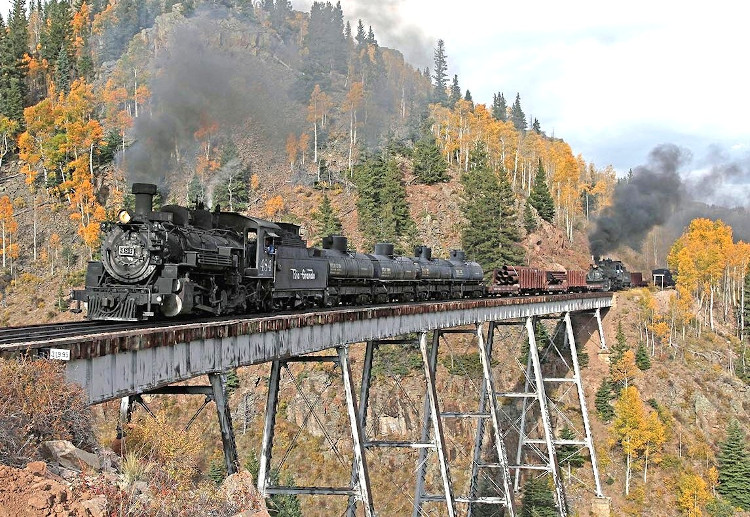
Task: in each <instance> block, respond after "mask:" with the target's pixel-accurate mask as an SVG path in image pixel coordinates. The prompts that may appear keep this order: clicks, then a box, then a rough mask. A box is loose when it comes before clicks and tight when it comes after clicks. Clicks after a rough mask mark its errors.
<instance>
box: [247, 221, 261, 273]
mask: <svg viewBox="0 0 750 517" xmlns="http://www.w3.org/2000/svg"><path fill="white" fill-rule="evenodd" d="M245 249H246V250H247V266H248V267H258V264H257V260H258V230H256V229H254V228H251V229H249V230H247V244H246V246H245Z"/></svg>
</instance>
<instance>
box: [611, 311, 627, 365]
mask: <svg viewBox="0 0 750 517" xmlns="http://www.w3.org/2000/svg"><path fill="white" fill-rule="evenodd" d="M628 350H630V346H629V345H628V340H627V337H626V336H625V331H624V330H623V328H622V320H619V321H618V322H617V333H616V334H615V344H614V345H612V348H611V349H610V356H609V363H610V364H612V363H616V362H617V361H619V360H620V359H622V354H624V353H625V352H627V351H628Z"/></svg>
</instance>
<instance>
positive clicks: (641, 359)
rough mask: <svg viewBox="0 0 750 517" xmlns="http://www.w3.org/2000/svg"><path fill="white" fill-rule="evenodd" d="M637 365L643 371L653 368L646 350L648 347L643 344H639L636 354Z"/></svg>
mask: <svg viewBox="0 0 750 517" xmlns="http://www.w3.org/2000/svg"><path fill="white" fill-rule="evenodd" d="M635 364H636V366H638V369H639V370H641V371H646V370H648V369H649V368H651V358H650V357H649V355H648V350H646V345H644V344H643V343H642V342H641V343H639V344H638V350H637V351H636V353H635Z"/></svg>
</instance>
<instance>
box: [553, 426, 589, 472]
mask: <svg viewBox="0 0 750 517" xmlns="http://www.w3.org/2000/svg"><path fill="white" fill-rule="evenodd" d="M560 438H562V439H563V440H575V439H576V434H575V433H574V432H573V430H572V429H570V428H569V427H568V426H565V427H563V429H562V431H560ZM557 457H558V458H560V465H570V466H571V467H575V468H579V467H583V463H584V461H585V460H584V458H583V456H582V455H581V450H580V447H579V446H578V445H562V446H560V450H559V451H558V452H557Z"/></svg>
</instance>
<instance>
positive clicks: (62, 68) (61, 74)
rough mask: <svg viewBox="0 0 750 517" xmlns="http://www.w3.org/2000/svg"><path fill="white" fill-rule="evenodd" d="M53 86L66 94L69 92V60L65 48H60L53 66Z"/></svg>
mask: <svg viewBox="0 0 750 517" xmlns="http://www.w3.org/2000/svg"><path fill="white" fill-rule="evenodd" d="M55 84H56V85H57V87H58V90H59V91H61V92H65V93H68V92H69V91H70V60H69V59H68V52H67V51H66V50H65V46H62V47H60V52H59V53H58V55H57V62H56V64H55Z"/></svg>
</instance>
